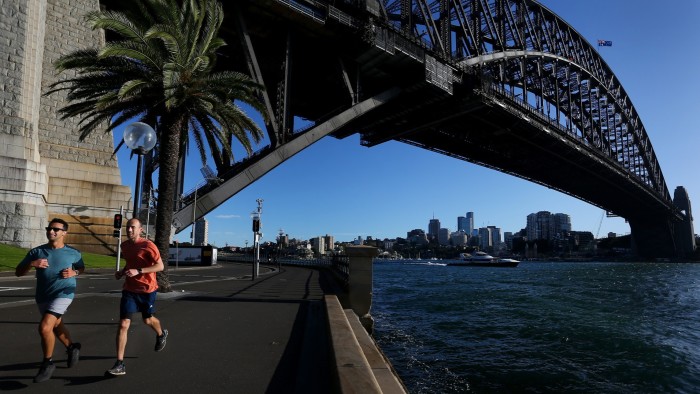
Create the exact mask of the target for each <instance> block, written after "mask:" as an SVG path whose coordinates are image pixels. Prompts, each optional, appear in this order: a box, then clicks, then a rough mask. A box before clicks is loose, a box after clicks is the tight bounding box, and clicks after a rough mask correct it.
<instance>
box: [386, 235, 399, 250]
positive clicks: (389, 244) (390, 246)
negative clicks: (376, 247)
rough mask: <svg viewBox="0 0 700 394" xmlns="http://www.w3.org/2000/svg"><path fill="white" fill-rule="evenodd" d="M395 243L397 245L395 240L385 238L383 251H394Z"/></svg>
mask: <svg viewBox="0 0 700 394" xmlns="http://www.w3.org/2000/svg"><path fill="white" fill-rule="evenodd" d="M395 243H396V241H395V240H393V239H388V238H385V239H384V241H383V249H384V250H392V249H394V244H395Z"/></svg>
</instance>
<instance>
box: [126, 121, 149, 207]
mask: <svg viewBox="0 0 700 394" xmlns="http://www.w3.org/2000/svg"><path fill="white" fill-rule="evenodd" d="M124 142H125V143H126V146H127V147H129V149H131V151H132V152H134V153H136V155H137V156H138V160H137V164H136V186H135V187H134V212H133V213H132V217H135V218H136V217H138V213H139V212H140V211H141V185H142V184H143V169H142V168H141V167H143V155H145V154H146V153H148V152H150V151H151V149H153V147H155V146H156V132H155V131H154V130H153V127H151V126H149V125H147V124H145V123H143V122H134V123H132V124H130V125H128V126H126V129H124Z"/></svg>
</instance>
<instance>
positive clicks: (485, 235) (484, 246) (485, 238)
mask: <svg viewBox="0 0 700 394" xmlns="http://www.w3.org/2000/svg"><path fill="white" fill-rule="evenodd" d="M491 247H493V238H492V237H491V229H490V228H489V227H481V228H479V249H481V250H488V249H489V248H491Z"/></svg>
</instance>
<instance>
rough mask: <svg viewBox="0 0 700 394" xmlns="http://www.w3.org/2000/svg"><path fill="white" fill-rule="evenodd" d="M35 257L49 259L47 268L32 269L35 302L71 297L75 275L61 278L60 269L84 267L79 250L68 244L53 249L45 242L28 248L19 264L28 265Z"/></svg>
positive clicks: (73, 294)
mask: <svg viewBox="0 0 700 394" xmlns="http://www.w3.org/2000/svg"><path fill="white" fill-rule="evenodd" d="M36 259H47V260H48V261H49V266H48V267H47V268H39V269H36V268H35V269H34V271H36V294H35V299H36V302H37V303H44V302H49V301H51V300H53V299H55V298H73V297H74V296H75V288H76V281H75V277H71V278H62V277H61V271H63V270H64V269H66V268H72V269H75V270H78V269H81V268H85V263H83V256H82V255H81V254H80V252H79V251H78V250H77V249H74V248H72V247H70V246H68V245H64V246H63V247H62V248H59V249H53V248H52V247H51V246H50V245H49V244H45V245H41V246H37V247H36V248H34V249H32V250H30V251H29V252H28V253H27V255H26V256H25V257H24V259H23V260H22V262H21V263H20V265H24V266H26V265H29V263H31V262H32V261H34V260H36Z"/></svg>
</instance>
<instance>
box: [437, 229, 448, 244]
mask: <svg viewBox="0 0 700 394" xmlns="http://www.w3.org/2000/svg"><path fill="white" fill-rule="evenodd" d="M438 243H439V244H440V245H449V244H450V230H449V229H446V228H441V229H440V230H438Z"/></svg>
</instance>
